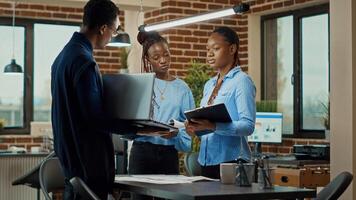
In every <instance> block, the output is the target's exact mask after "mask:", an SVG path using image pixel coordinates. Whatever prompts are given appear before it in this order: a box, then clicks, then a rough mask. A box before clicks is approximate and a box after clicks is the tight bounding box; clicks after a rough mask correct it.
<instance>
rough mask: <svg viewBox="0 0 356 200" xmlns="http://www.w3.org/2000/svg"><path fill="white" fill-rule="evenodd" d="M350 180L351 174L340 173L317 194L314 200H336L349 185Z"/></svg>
mask: <svg viewBox="0 0 356 200" xmlns="http://www.w3.org/2000/svg"><path fill="white" fill-rule="evenodd" d="M352 178H353V176H352V174H351V173H349V172H341V173H340V174H339V175H337V176H336V177H335V178H334V179H333V180H332V181H331V182H330V183H329V184H328V185H326V186H325V188H324V189H322V190H321V191H320V192H319V193H318V195H317V197H316V200H336V199H338V198H339V197H340V196H341V195H342V193H344V191H345V190H346V188H347V187H348V186H349V185H350V183H351V181H352Z"/></svg>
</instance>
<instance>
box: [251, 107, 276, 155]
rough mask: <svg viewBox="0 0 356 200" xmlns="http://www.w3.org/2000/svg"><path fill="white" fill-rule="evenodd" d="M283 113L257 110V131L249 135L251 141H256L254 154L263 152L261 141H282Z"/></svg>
mask: <svg viewBox="0 0 356 200" xmlns="http://www.w3.org/2000/svg"><path fill="white" fill-rule="evenodd" d="M282 120H283V115H282V113H276V112H257V113H256V123H255V131H254V132H253V133H252V135H250V136H248V141H249V142H254V143H256V144H255V149H254V156H259V155H260V154H261V143H281V142H282Z"/></svg>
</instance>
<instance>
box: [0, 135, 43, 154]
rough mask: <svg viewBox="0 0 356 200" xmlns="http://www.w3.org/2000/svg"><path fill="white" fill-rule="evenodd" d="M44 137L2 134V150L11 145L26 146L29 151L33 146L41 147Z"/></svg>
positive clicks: (0, 140)
mask: <svg viewBox="0 0 356 200" xmlns="http://www.w3.org/2000/svg"><path fill="white" fill-rule="evenodd" d="M43 141H44V139H43V137H41V136H40V137H38V136H37V137H32V136H23V135H22V136H11V135H10V136H0V150H7V149H8V148H9V147H10V146H16V147H23V148H26V150H27V151H28V152H30V151H31V147H40V146H41V145H42V144H43Z"/></svg>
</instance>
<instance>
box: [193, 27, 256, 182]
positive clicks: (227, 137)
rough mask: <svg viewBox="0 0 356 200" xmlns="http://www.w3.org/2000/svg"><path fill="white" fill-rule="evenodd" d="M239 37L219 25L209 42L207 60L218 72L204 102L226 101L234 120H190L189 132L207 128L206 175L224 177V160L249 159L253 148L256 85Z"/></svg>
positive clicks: (203, 147)
mask: <svg viewBox="0 0 356 200" xmlns="http://www.w3.org/2000/svg"><path fill="white" fill-rule="evenodd" d="M238 47H239V38H238V36H237V34H236V33H235V31H234V30H232V29H231V28H228V27H220V28H217V29H215V30H214V31H213V32H212V33H211V35H210V37H209V39H208V43H207V51H208V52H207V62H208V64H209V65H210V66H211V67H213V68H214V69H215V70H216V71H217V72H218V74H217V75H216V76H215V77H213V78H211V79H210V80H209V81H208V82H207V83H206V84H205V86H204V94H203V98H202V100H201V102H200V106H207V105H213V104H219V103H224V104H225V106H226V108H227V110H228V111H229V114H230V116H231V118H232V122H229V123H214V122H211V121H208V120H202V119H192V120H191V121H189V122H187V123H186V132H187V133H188V134H189V135H195V132H198V131H204V132H206V131H207V130H209V131H211V132H210V133H208V134H205V135H203V136H201V138H200V139H201V145H200V151H199V158H198V162H199V164H200V165H201V167H202V175H203V176H206V177H211V178H217V179H218V178H220V167H219V165H220V163H224V162H236V160H237V159H238V160H241V161H243V162H248V161H249V160H250V159H251V151H250V148H249V145H248V143H247V136H248V135H251V134H252V133H253V131H254V127H255V117H256V104H255V93H256V89H255V86H254V83H253V81H252V80H251V78H250V77H249V76H248V75H247V74H246V73H244V72H243V71H242V70H241V67H240V65H239V64H240V61H239V57H238Z"/></svg>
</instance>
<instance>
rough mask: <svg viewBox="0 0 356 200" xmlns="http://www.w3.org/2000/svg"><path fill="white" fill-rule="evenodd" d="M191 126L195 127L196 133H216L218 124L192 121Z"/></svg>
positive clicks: (202, 120) (198, 120) (201, 120)
mask: <svg viewBox="0 0 356 200" xmlns="http://www.w3.org/2000/svg"><path fill="white" fill-rule="evenodd" d="M190 125H191V126H193V129H194V132H196V131H205V130H210V131H212V132H213V131H215V129H216V124H215V123H214V122H211V121H209V120H206V119H191V123H190Z"/></svg>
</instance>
